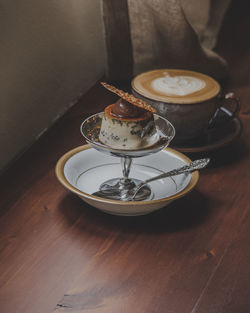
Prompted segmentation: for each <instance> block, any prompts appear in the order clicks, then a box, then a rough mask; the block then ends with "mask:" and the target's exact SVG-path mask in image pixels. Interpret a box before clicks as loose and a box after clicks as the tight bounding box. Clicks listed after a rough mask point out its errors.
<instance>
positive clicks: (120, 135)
mask: <svg viewBox="0 0 250 313" xmlns="http://www.w3.org/2000/svg"><path fill="white" fill-rule="evenodd" d="M102 85H103V86H104V87H106V88H107V89H109V90H110V91H112V92H114V93H116V94H117V95H119V96H120V97H121V98H120V99H119V100H118V101H117V102H115V103H113V104H111V105H109V106H107V107H106V108H105V111H104V116H103V119H102V124H101V130H100V135H99V140H100V141H101V142H102V143H103V144H105V145H107V146H110V147H111V148H113V149H123V150H136V149H143V148H147V147H149V146H152V145H154V144H155V143H156V142H157V141H158V140H159V134H158V132H157V130H156V127H155V122H154V115H153V113H155V110H154V109H153V108H152V107H151V106H149V105H148V104H147V103H146V102H144V101H142V100H140V99H137V98H135V97H134V96H132V95H130V94H128V93H125V92H123V91H121V90H119V89H117V88H115V87H113V86H110V85H108V84H106V83H102Z"/></svg>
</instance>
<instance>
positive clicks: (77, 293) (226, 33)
mask: <svg viewBox="0 0 250 313" xmlns="http://www.w3.org/2000/svg"><path fill="white" fill-rule="evenodd" d="M249 8H250V7H249V4H248V1H243V0H240V1H234V2H233V3H232V6H231V8H230V10H229V11H228V14H227V16H226V19H225V23H224V26H223V29H222V31H221V34H220V39H219V43H218V47H217V50H218V51H219V52H220V53H221V54H222V55H224V56H225V57H226V58H227V59H228V61H229V66H230V79H229V81H227V82H224V86H225V89H226V90H233V91H234V92H235V93H236V94H237V95H238V96H239V97H240V99H241V102H242V110H241V113H240V118H241V119H242V122H243V125H244V130H243V134H242V136H241V138H240V139H239V140H238V141H237V142H235V143H233V144H232V145H230V146H228V147H226V148H223V149H221V150H218V151H215V152H210V153H209V156H211V157H212V162H211V165H210V167H209V168H208V169H206V170H204V171H203V172H202V173H201V176H200V180H199V182H198V185H197V187H196V188H195V190H194V191H193V192H192V193H190V194H189V195H188V196H186V197H184V198H182V199H179V200H178V201H175V202H173V203H172V204H171V205H170V206H168V207H167V208H164V209H161V210H159V211H157V212H155V213H153V214H150V215H147V216H142V217H133V218H129V217H116V216H111V215H107V214H104V213H101V212H100V211H98V210H97V209H94V208H92V207H90V206H89V205H87V204H86V203H84V202H83V201H82V200H81V199H80V198H78V197H77V196H75V195H73V194H71V193H69V192H68V191H67V190H65V189H64V188H63V187H62V186H61V185H60V184H59V182H58V181H57V179H56V177H55V174H54V168H55V164H56V162H57V160H58V159H59V157H60V156H61V155H62V154H64V153H65V152H67V151H68V150H70V149H72V148H74V147H76V146H79V145H81V144H84V141H83V139H82V137H81V135H80V132H79V126H80V123H81V121H82V120H83V119H84V118H85V117H87V116H89V115H91V114H93V113H96V112H98V111H100V110H102V109H103V108H104V107H105V106H106V105H107V104H109V103H111V102H112V101H113V100H114V99H115V97H114V96H113V95H111V94H109V93H108V92H107V91H106V90H105V89H104V88H102V87H101V86H99V85H98V84H97V85H96V86H94V87H93V88H91V89H90V90H89V91H88V93H87V94H86V95H85V96H84V97H83V98H82V99H81V100H80V101H79V103H78V104H77V105H76V106H74V107H73V108H72V109H71V110H70V111H69V112H68V113H67V114H66V115H65V116H64V117H63V118H61V119H60V120H59V121H58V122H57V123H56V124H55V125H54V126H53V127H52V128H51V129H50V130H49V131H48V132H47V133H46V134H44V135H43V136H42V138H40V140H39V141H38V142H37V143H35V144H34V145H33V146H32V147H31V148H30V149H29V150H28V151H27V152H26V153H25V154H24V155H23V156H22V157H21V158H20V159H19V160H18V161H16V162H15V163H14V164H12V166H11V167H10V168H9V169H8V170H7V171H6V172H5V173H4V174H3V175H2V176H1V182H0V187H1V189H0V190H1V191H0V192H1V196H0V312H1V313H19V312H21V313H47V312H48V313H51V312H84V313H118V312H119V313H120V312H121V313H131V312H133V313H248V312H250V296H249V294H250V215H249V213H250V187H249V186H250V183H249V180H250V171H249V169H250V140H249V138H250V104H249V98H250V74H249V73H250V42H249V40H248V39H247V36H248V31H249V29H250V19H249V17H250V14H249V12H250V11H249ZM201 155H204V154H201ZM201 155H190V156H191V158H195V157H199V156H201Z"/></svg>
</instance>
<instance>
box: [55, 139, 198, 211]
mask: <svg viewBox="0 0 250 313" xmlns="http://www.w3.org/2000/svg"><path fill="white" fill-rule="evenodd" d="M90 148H91V146H90V145H83V146H79V147H77V148H74V149H73V150H70V151H68V152H67V153H65V154H64V155H63V156H62V157H61V158H60V159H59V160H58V162H57V164H56V169H55V173H56V176H57V178H58V180H59V182H60V183H61V184H62V185H63V186H64V187H66V188H67V189H68V190H70V191H72V192H74V193H75V194H77V195H78V196H80V197H85V198H88V199H91V200H95V201H99V202H102V203H113V204H119V205H126V206H127V205H128V204H130V205H133V206H134V205H136V206H140V205H145V204H151V203H154V204H155V203H160V202H165V201H166V200H167V201H172V200H175V199H177V198H180V197H183V196H185V195H186V194H187V193H189V192H190V191H191V190H192V189H193V188H194V187H195V185H196V184H197V182H198V179H199V172H198V171H195V172H193V173H192V174H191V179H190V182H189V184H188V185H187V186H186V187H185V188H184V189H183V190H181V191H180V192H178V193H176V194H174V195H172V196H169V197H166V198H162V199H157V200H149V201H119V200H111V199H103V198H101V197H97V196H93V195H90V194H88V193H85V192H83V191H80V190H79V189H77V188H75V187H74V186H72V185H71V184H70V183H69V182H68V181H67V179H66V178H65V176H64V165H65V163H66V162H67V161H68V159H69V158H71V157H72V156H73V155H74V154H76V153H78V152H80V151H84V150H87V149H90ZM164 150H167V151H170V152H171V153H173V154H175V155H176V156H178V157H180V158H181V159H182V160H183V161H185V162H187V163H190V162H191V160H190V159H189V158H188V157H187V156H185V155H184V154H182V153H181V152H178V151H176V150H174V149H171V148H165V149H164Z"/></svg>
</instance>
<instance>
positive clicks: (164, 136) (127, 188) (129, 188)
mask: <svg viewBox="0 0 250 313" xmlns="http://www.w3.org/2000/svg"><path fill="white" fill-rule="evenodd" d="M103 114H104V113H103V112H102V113H97V114H95V115H92V116H90V117H88V118H87V119H86V120H85V121H84V122H83V123H82V124H81V128H80V129H81V133H82V135H83V137H84V138H85V139H86V141H87V142H88V143H89V144H90V145H91V146H92V147H93V148H94V149H96V150H98V151H100V152H102V153H106V154H109V155H112V156H116V157H119V158H120V159H121V167H122V175H123V177H117V178H113V179H110V180H107V181H105V182H103V183H102V184H101V186H100V187H99V192H98V196H101V197H103V198H108V199H113V200H121V201H129V199H131V195H132V194H133V192H134V190H135V188H136V186H137V185H138V184H140V183H141V181H140V180H138V179H136V178H129V174H130V169H131V165H132V161H133V158H138V157H144V156H147V155H150V154H152V153H156V152H159V151H161V150H162V149H164V148H165V147H167V146H168V145H169V143H170V142H171V140H172V139H173V138H174V135H175V129H174V127H173V125H172V124H171V123H170V122H169V121H168V120H166V119H165V118H163V117H161V116H159V115H157V114H154V121H155V126H156V131H157V134H158V140H157V141H156V142H155V144H154V145H152V146H150V147H146V148H142V149H137V150H121V149H113V148H112V147H109V146H107V145H105V144H103V143H102V142H100V140H99V133H100V128H101V122H102V117H103ZM152 198H153V193H152V191H151V189H150V187H149V186H148V185H145V186H144V187H142V188H141V189H140V191H139V192H138V193H137V194H136V196H135V198H134V200H135V201H142V200H151V199H152Z"/></svg>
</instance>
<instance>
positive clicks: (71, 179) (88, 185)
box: [56, 145, 199, 215]
mask: <svg viewBox="0 0 250 313" xmlns="http://www.w3.org/2000/svg"><path fill="white" fill-rule="evenodd" d="M190 162H191V160H190V159H189V158H187V157H186V156H184V155H183V154H182V153H180V152H177V151H175V150H173V149H170V148H166V149H165V150H162V151H160V152H158V153H156V154H153V155H149V156H146V157H141V158H136V159H134V162H133V164H132V168H131V172H130V177H131V178H137V179H140V180H145V179H148V178H150V177H153V176H156V175H159V174H161V173H163V172H167V171H169V170H172V169H174V168H177V167H180V166H183V165H185V164H188V163H190ZM56 175H57V178H58V179H59V181H60V182H61V183H62V184H63V185H64V186H65V187H66V188H67V189H69V190H70V191H72V192H74V193H76V194H77V195H78V196H80V197H81V198H82V199H83V200H84V201H86V202H87V203H89V204H90V205H92V206H94V207H96V208H98V209H100V210H102V211H104V212H106V213H110V214H115V215H143V214H147V213H150V212H152V211H155V210H157V209H159V208H161V207H164V206H166V205H167V204H169V203H170V202H172V201H173V200H175V199H177V198H179V197H181V196H184V195H185V194H186V193H188V192H189V191H191V190H192V189H193V188H194V186H195V185H196V183H197V181H198V177H199V174H198V172H197V171H196V172H194V173H192V174H181V175H178V176H175V177H174V178H166V179H161V180H158V181H154V182H152V183H150V187H151V190H152V191H153V199H152V200H149V201H118V200H110V199H103V198H100V197H97V196H93V195H92V193H93V192H95V191H98V190H99V186H100V185H101V184H102V183H103V182H104V181H106V180H108V179H111V178H117V177H122V171H121V165H120V160H119V158H117V157H113V156H109V155H106V154H103V153H101V152H99V151H97V150H95V149H93V148H90V146H89V145H85V146H81V147H77V148H75V149H73V150H71V151H69V152H68V153H66V154H65V155H64V156H62V157H61V158H60V160H59V161H58V163H57V166H56Z"/></svg>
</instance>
